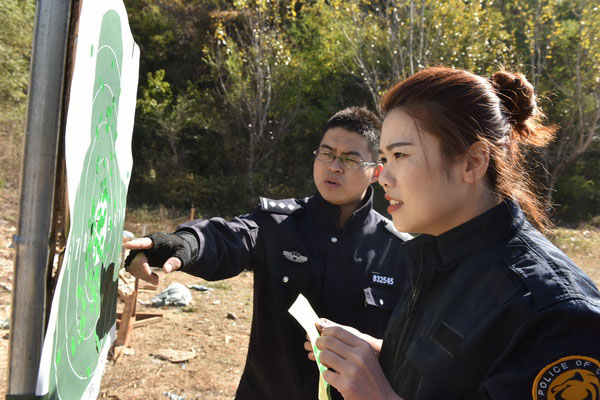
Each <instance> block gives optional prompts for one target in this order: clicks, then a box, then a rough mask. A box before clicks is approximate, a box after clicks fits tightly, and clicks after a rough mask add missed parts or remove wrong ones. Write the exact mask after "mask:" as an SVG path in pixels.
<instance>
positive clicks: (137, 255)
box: [123, 234, 190, 285]
mask: <svg viewBox="0 0 600 400" xmlns="http://www.w3.org/2000/svg"><path fill="white" fill-rule="evenodd" d="M123 247H124V248H126V249H129V250H134V251H132V252H130V254H129V255H128V256H127V259H126V260H125V269H126V270H127V272H129V273H130V274H131V275H133V276H135V277H136V278H139V279H142V280H144V281H147V282H150V283H152V284H153V285H156V284H158V274H157V273H156V272H152V270H151V269H150V267H151V266H152V267H156V268H161V267H162V269H163V271H165V273H167V274H169V273H171V272H173V271H176V270H178V269H179V268H181V266H182V264H183V263H182V259H185V260H186V261H189V258H190V254H189V253H190V250H189V246H186V245H185V243H184V240H183V239H181V238H180V237H178V236H176V235H165V234H154V235H150V237H145V238H140V239H134V240H130V241H128V242H123Z"/></svg>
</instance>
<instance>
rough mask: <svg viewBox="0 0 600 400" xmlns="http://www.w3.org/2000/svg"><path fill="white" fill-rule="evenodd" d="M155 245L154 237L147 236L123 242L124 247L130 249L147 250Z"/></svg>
mask: <svg viewBox="0 0 600 400" xmlns="http://www.w3.org/2000/svg"><path fill="white" fill-rule="evenodd" d="M153 246H154V244H153V243H152V239H150V238H147V237H145V238H139V239H133V240H130V241H128V242H123V247H125V248H126V249H129V250H147V249H151V248H152V247H153Z"/></svg>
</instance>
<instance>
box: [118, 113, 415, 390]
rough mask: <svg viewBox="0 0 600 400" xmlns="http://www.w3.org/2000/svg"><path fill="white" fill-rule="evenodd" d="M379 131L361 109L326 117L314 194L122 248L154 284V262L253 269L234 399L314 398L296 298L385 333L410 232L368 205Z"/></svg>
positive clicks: (200, 272)
mask: <svg viewBox="0 0 600 400" xmlns="http://www.w3.org/2000/svg"><path fill="white" fill-rule="evenodd" d="M380 127H381V124H380V122H379V120H378V119H377V117H376V116H375V115H374V114H373V113H371V112H369V111H368V110H366V109H364V108H358V107H352V108H348V109H345V110H342V111H340V112H338V113H336V114H335V115H334V116H333V117H331V119H330V120H329V121H328V122H327V125H326V127H325V130H324V134H323V137H322V139H321V143H320V145H319V148H318V149H317V150H316V151H315V160H314V165H313V177H314V181H315V185H316V187H317V190H318V193H317V194H316V195H314V196H312V197H307V198H304V199H286V200H270V199H266V198H261V199H260V205H259V206H258V207H256V208H255V209H254V211H253V212H252V213H250V214H248V215H244V216H241V217H238V218H234V219H233V220H232V221H231V222H226V221H225V220H223V219H221V218H212V219H209V220H196V221H190V222H188V223H185V224H183V225H181V226H180V227H178V229H177V231H176V232H175V233H174V234H172V235H164V234H157V235H151V236H150V237H149V238H142V239H138V240H134V241H130V242H128V243H126V244H124V246H125V247H127V248H129V249H134V250H136V251H137V250H144V253H138V252H136V251H133V252H131V253H130V256H129V257H128V260H127V261H126V265H128V264H129V266H128V267H127V269H128V271H129V272H131V273H132V274H133V275H135V276H137V277H138V278H141V279H145V280H148V281H150V282H154V283H157V282H158V275H157V274H156V273H153V272H151V270H150V265H151V266H155V267H160V266H162V267H163V270H164V271H165V272H167V273H169V272H171V271H174V270H181V271H184V272H187V273H189V274H192V275H196V276H200V277H202V278H204V279H207V280H218V279H225V278H229V277H232V276H235V275H237V274H239V273H240V272H241V271H242V270H243V269H249V270H253V271H254V307H253V319H252V329H251V332H250V344H249V349H248V356H247V359H246V366H245V369H244V372H243V375H242V378H241V381H240V384H239V387H238V390H237V394H236V399H239V400H246V399H267V400H270V399H272V400H282V399H286V400H291V399H315V398H317V389H318V370H317V368H316V367H315V365H314V363H312V362H311V361H310V360H308V358H307V357H306V354H305V352H304V350H303V347H302V344H303V343H304V341H305V333H304V331H303V329H302V328H301V326H300V325H299V324H298V323H297V322H296V321H295V320H294V319H293V317H292V316H291V315H289V313H288V312H287V310H288V308H289V307H290V305H291V304H292V303H293V302H294V300H295V299H296V297H297V296H298V294H299V293H302V294H303V295H304V296H305V297H306V298H307V299H308V301H309V302H310V304H311V305H312V306H313V308H314V309H315V311H316V313H317V314H318V315H319V316H320V317H325V318H328V319H331V320H334V321H338V322H340V323H342V324H345V325H350V326H353V327H355V328H357V329H358V330H360V331H361V332H365V333H368V334H370V335H373V336H375V337H381V336H382V335H383V332H384V330H385V327H386V325H387V321H388V318H389V316H390V313H391V311H392V309H393V307H394V305H395V304H396V302H397V300H398V298H399V296H400V293H401V291H402V289H403V286H404V282H405V281H406V279H404V273H405V272H404V268H403V263H402V259H401V255H400V247H401V246H400V244H401V241H402V240H406V239H408V238H410V236H409V235H406V234H400V233H398V232H397V231H395V229H394V228H393V225H392V223H391V222H390V221H388V220H387V219H385V218H384V217H382V216H381V215H380V214H379V213H377V212H376V211H374V210H373V208H372V204H373V189H372V188H371V186H370V185H371V183H373V182H375V181H376V180H377V177H378V175H379V173H380V172H381V166H380V165H379V164H378V163H377V162H376V157H377V150H378V146H379V135H380V133H379V131H380ZM377 335H378V336H377ZM332 395H333V397H334V398H341V397H340V395H339V393H337V392H335V391H334V390H332Z"/></svg>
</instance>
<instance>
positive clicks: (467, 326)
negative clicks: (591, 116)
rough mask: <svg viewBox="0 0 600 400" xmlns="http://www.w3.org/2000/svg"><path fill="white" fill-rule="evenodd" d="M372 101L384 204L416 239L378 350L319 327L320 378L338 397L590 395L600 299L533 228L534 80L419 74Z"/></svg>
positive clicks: (596, 365) (548, 134)
mask: <svg viewBox="0 0 600 400" xmlns="http://www.w3.org/2000/svg"><path fill="white" fill-rule="evenodd" d="M382 109H383V112H384V115H385V119H384V123H383V130H382V137H381V144H380V153H381V161H382V163H383V164H384V170H383V172H382V174H381V176H380V178H379V183H380V184H381V185H382V186H383V188H384V189H385V192H386V199H387V200H388V201H389V202H390V206H389V207H388V212H389V213H390V214H391V216H392V218H393V221H394V225H395V226H396V228H397V229H398V230H400V231H405V232H415V233H421V234H422V235H420V236H418V237H417V238H415V239H413V240H411V241H409V242H407V243H406V244H405V245H404V246H405V253H406V258H407V262H408V265H409V268H410V271H411V274H412V283H413V284H412V287H411V289H410V290H409V291H408V293H407V294H406V299H405V301H404V302H400V303H399V305H398V306H397V307H396V309H395V310H394V313H393V315H392V317H391V319H390V322H389V325H388V328H387V330H386V333H385V335H384V338H383V344H382V342H381V341H380V340H377V339H375V338H372V337H369V336H367V335H364V334H361V333H359V332H357V331H355V330H352V329H346V328H344V327H340V326H336V325H335V324H333V323H329V322H324V323H323V324H322V326H321V328H322V336H321V337H320V338H319V339H318V340H317V342H316V344H317V346H318V347H319V348H320V349H322V352H321V356H320V357H321V361H322V362H323V363H324V364H326V365H327V366H329V367H330V368H331V370H329V371H325V373H324V375H323V376H324V378H325V380H327V381H328V382H329V383H331V384H332V385H333V386H334V387H336V388H337V389H338V390H339V391H340V392H341V393H342V394H343V395H344V397H345V398H347V399H363V398H364V399H399V398H400V399H525V398H530V397H533V398H534V399H598V398H600V389H599V388H600V362H599V360H600V293H599V292H598V289H597V288H596V287H595V286H594V284H593V283H592V282H591V280H590V279H589V278H588V277H587V276H585V274H584V273H583V272H581V270H579V268H577V267H576V266H575V265H574V264H573V262H572V261H571V260H570V259H569V258H568V257H567V256H566V255H564V254H563V253H562V252H561V251H560V250H558V249H557V248H556V247H555V246H554V245H552V244H551V243H550V242H549V241H548V240H547V239H546V238H545V237H544V236H543V235H541V234H540V233H539V232H538V230H536V229H535V228H534V227H533V225H532V223H533V224H535V225H537V227H538V228H540V229H541V230H544V229H545V227H546V226H547V221H546V217H545V215H544V212H543V210H542V209H541V207H540V203H539V201H538V200H537V199H536V198H535V196H534V195H533V192H532V191H531V189H530V184H529V181H528V179H527V174H526V173H525V170H524V168H523V154H522V152H521V151H522V150H521V149H522V148H523V147H530V146H543V145H545V144H546V143H548V142H549V141H550V140H551V138H552V136H553V133H554V130H553V128H551V127H544V126H543V125H541V123H540V120H541V117H542V115H541V113H540V111H539V110H538V109H537V106H536V101H535V94H534V91H533V87H532V86H531V85H530V84H529V82H527V80H526V79H525V77H524V76H522V75H520V74H511V73H508V72H504V71H502V72H497V73H496V74H495V75H494V76H493V77H492V78H490V79H489V80H488V79H485V78H482V77H480V76H477V75H474V74H471V73H469V72H466V71H462V70H455V69H449V68H429V69H425V70H423V71H420V72H418V73H417V74H415V75H413V76H411V77H410V78H408V79H407V80H405V81H403V82H401V83H399V84H397V85H396V86H394V87H392V88H391V89H390V90H389V92H388V93H387V94H386V95H385V97H384V99H383V102H382ZM529 221H531V223H530V222H529ZM309 356H310V357H311V358H314V356H313V355H312V354H310V355H309Z"/></svg>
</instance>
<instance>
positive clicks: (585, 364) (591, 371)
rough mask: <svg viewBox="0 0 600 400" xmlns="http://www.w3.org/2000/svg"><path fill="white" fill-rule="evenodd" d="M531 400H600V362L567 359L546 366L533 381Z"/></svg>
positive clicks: (577, 357)
mask: <svg viewBox="0 0 600 400" xmlns="http://www.w3.org/2000/svg"><path fill="white" fill-rule="evenodd" d="M531 391H532V397H533V399H534V400H538V399H540V400H541V399H552V400H555V399H556V400H562V399H564V400H570V399H600V362H598V360H596V359H593V358H590V357H585V356H568V357H563V358H561V359H560V360H557V361H555V362H553V363H552V364H548V365H546V366H545V367H544V368H542V370H541V371H540V372H539V373H538V375H537V376H536V377H535V380H534V381H533V387H532V389H531Z"/></svg>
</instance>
